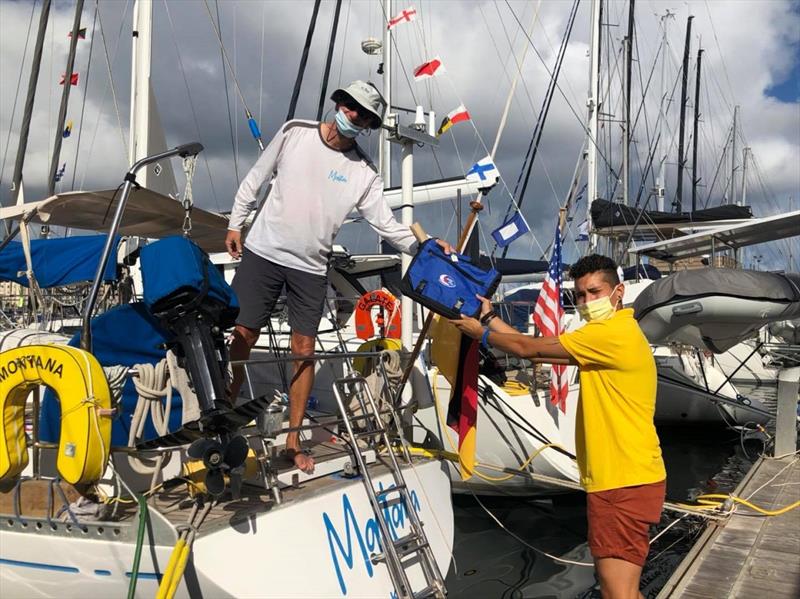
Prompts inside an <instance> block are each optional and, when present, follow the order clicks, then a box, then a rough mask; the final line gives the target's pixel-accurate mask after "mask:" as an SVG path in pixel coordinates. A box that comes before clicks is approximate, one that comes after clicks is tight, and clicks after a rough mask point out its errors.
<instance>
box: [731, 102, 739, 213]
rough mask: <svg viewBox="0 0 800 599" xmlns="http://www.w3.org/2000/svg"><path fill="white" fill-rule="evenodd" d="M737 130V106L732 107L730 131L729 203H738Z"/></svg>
mask: <svg viewBox="0 0 800 599" xmlns="http://www.w3.org/2000/svg"><path fill="white" fill-rule="evenodd" d="M738 130H739V106H738V104H737V105H736V106H734V107H733V130H732V131H731V204H740V202H739V201H738V200H737V198H736V158H737V156H736V134H737V133H738Z"/></svg>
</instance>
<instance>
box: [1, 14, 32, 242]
mask: <svg viewBox="0 0 800 599" xmlns="http://www.w3.org/2000/svg"><path fill="white" fill-rule="evenodd" d="M35 8H36V0H33V2H31V16H30V19H28V33H26V34H25V49H24V50H23V51H22V61H21V62H20V64H19V77H17V90H16V91H15V92H14V104H13V106H12V107H11V120H10V121H9V122H8V133H7V134H6V149H5V151H4V152H3V163H2V166H0V188H2V185H3V173H4V172H5V170H6V158H7V157H8V148H9V146H10V145H11V131H12V130H13V129H14V116H15V115H16V114H17V100H18V99H19V88H20V87H21V86H22V71H23V67H24V66H25V58H26V57H27V56H28V42H30V39H31V28H32V27H33V11H34V9H35ZM6 232H8V231H6Z"/></svg>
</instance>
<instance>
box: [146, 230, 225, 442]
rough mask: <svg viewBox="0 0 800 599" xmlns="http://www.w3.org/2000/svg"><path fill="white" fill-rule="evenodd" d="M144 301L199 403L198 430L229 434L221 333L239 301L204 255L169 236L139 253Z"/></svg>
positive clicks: (223, 349) (188, 243)
mask: <svg viewBox="0 0 800 599" xmlns="http://www.w3.org/2000/svg"><path fill="white" fill-rule="evenodd" d="M140 260H141V266H142V280H143V282H144V303H145V305H146V306H147V308H148V309H149V310H150V312H151V313H152V314H153V316H155V317H156V318H157V319H158V320H159V321H160V323H161V325H162V326H163V327H164V328H165V329H167V330H168V331H169V332H171V333H173V334H174V335H175V338H174V340H173V341H172V342H171V343H170V344H169V349H172V350H173V351H174V352H175V353H176V355H177V356H178V360H179V363H180V365H181V367H183V368H184V369H185V370H186V371H187V372H188V373H189V378H190V380H191V383H192V385H193V387H194V391H195V394H196V395H197V399H198V402H199V404H200V413H201V416H200V422H199V425H200V428H201V430H205V431H209V432H211V433H218V432H227V431H229V429H230V425H229V424H227V419H226V418H225V415H226V414H227V413H229V412H230V403H229V401H228V399H227V397H226V388H227V380H226V369H225V364H226V363H227V361H228V350H227V347H226V345H225V339H224V336H223V331H224V330H225V329H226V328H228V327H231V326H233V324H234V322H235V319H236V316H237V315H238V314H239V303H238V300H237V299H236V295H235V294H234V292H233V289H231V287H230V286H229V285H228V284H227V283H226V282H225V279H224V278H223V276H222V274H221V273H220V272H219V271H218V270H217V269H216V267H215V266H214V265H213V264H211V261H210V260H209V259H208V256H207V255H206V253H205V252H204V251H203V250H202V249H200V248H199V247H198V246H197V245H195V244H194V243H193V242H192V241H190V240H189V239H187V238H185V237H180V236H175V237H167V238H165V239H162V240H160V241H157V242H155V243H152V244H149V245H147V246H145V247H144V248H142V250H141V258H140Z"/></svg>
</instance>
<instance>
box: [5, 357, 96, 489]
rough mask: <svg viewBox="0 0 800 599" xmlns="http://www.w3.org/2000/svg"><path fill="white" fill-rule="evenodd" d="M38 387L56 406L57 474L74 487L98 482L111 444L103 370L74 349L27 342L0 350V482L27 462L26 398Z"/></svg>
mask: <svg viewBox="0 0 800 599" xmlns="http://www.w3.org/2000/svg"><path fill="white" fill-rule="evenodd" d="M40 385H44V386H47V387H49V388H50V389H52V390H53V391H54V392H55V393H56V394H57V395H58V400H59V403H60V404H61V425H60V435H59V441H58V457H57V459H56V468H57V469H58V473H59V474H60V475H61V478H62V479H63V480H64V481H65V482H67V483H70V484H73V485H75V484H84V483H91V482H95V481H97V480H99V479H100V477H102V475H103V472H104V471H105V469H106V464H107V462H108V454H109V448H110V447H111V417H110V414H111V413H112V412H111V391H110V389H109V386H108V380H107V379H106V376H105V373H104V372H103V368H102V367H101V366H100V363H99V362H98V361H97V359H96V358H95V357H94V356H93V355H92V354H90V353H89V352H86V351H84V350H81V349H78V348H75V347H69V346H65V345H30V346H26V347H18V348H14V349H11V350H8V351H4V352H2V353H0V408H2V418H0V482H3V483H6V482H9V481H13V480H15V479H16V478H17V477H18V476H19V475H20V474H21V473H22V471H23V470H24V469H25V467H26V466H27V465H28V446H27V439H26V435H25V402H26V400H27V398H28V395H29V394H30V392H31V391H32V390H33V389H35V388H36V387H38V386H40Z"/></svg>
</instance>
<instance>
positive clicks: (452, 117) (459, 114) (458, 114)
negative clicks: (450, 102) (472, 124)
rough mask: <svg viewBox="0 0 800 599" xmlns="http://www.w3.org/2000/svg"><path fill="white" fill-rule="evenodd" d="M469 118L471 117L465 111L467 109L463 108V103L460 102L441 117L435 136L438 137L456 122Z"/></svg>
mask: <svg viewBox="0 0 800 599" xmlns="http://www.w3.org/2000/svg"><path fill="white" fill-rule="evenodd" d="M471 118H472V117H471V116H469V112H467V109H466V108H464V105H463V104H462V105H461V106H459V107H458V108H456V109H455V110H454V111H453V112H451V113H449V114H448V115H447V116H446V117H444V118H443V119H442V124H441V125H440V126H439V130H438V131H437V132H436V136H437V137H438V136H439V135H441V134H442V133H444V132H445V131H447V130H448V129H449V128H450V127H452V126H453V125H455V124H456V123H460V122H462V121H468V120H470V119H471Z"/></svg>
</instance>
